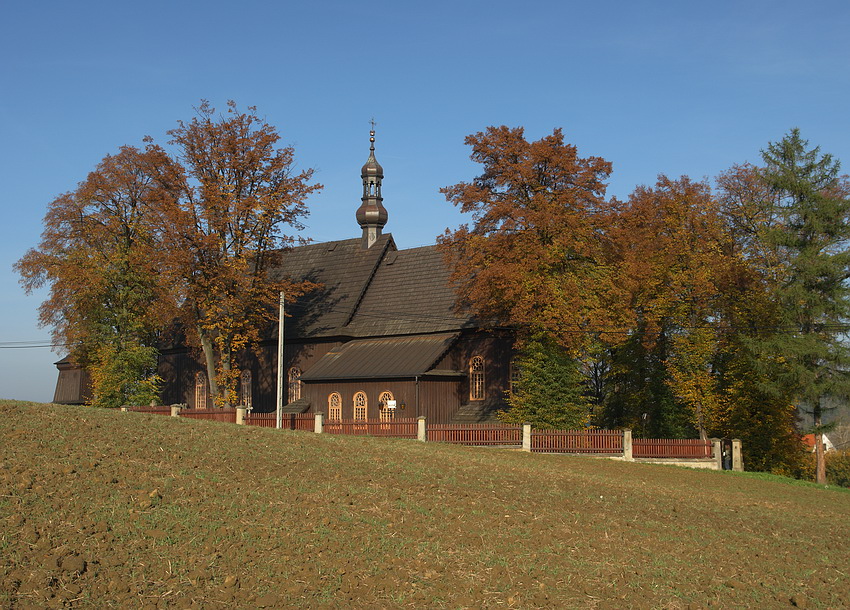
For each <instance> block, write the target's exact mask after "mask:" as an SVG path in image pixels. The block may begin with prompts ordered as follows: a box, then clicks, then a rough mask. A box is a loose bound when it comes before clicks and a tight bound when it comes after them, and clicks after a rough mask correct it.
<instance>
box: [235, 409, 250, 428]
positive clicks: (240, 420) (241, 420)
mask: <svg viewBox="0 0 850 610" xmlns="http://www.w3.org/2000/svg"><path fill="white" fill-rule="evenodd" d="M247 414H248V409H246V408H245V407H236V425H237V426H244V425H245V415H247Z"/></svg>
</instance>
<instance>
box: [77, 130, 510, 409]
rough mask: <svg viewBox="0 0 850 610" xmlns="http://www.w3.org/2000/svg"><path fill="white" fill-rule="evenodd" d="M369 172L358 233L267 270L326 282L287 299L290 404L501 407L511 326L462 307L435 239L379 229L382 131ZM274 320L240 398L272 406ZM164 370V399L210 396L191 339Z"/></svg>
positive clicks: (167, 359) (206, 400)
mask: <svg viewBox="0 0 850 610" xmlns="http://www.w3.org/2000/svg"><path fill="white" fill-rule="evenodd" d="M361 178H362V180H363V193H362V197H361V205H360V207H359V208H358V209H357V211H356V215H355V217H356V219H357V222H358V223H359V225H360V228H361V235H360V237H355V238H352V239H346V240H341V241H331V242H324V243H313V244H308V245H304V246H298V247H294V248H292V249H291V250H288V251H286V252H285V253H284V254H283V256H282V258H281V260H280V263H279V266H278V267H277V268H276V269H274V270H273V271H272V274H271V275H272V277H273V278H275V277H277V278H280V277H284V276H285V277H289V278H291V279H293V280H295V281H302V280H309V281H311V282H314V283H316V284H319V285H320V288H319V289H317V290H315V291H313V292H310V293H308V294H306V295H305V296H303V297H302V298H300V299H299V300H298V301H297V302H295V303H287V306H286V307H287V314H288V316H287V318H286V319H285V322H284V349H285V355H284V365H285V371H286V374H285V383H286V385H287V387H286V389H285V395H284V403H285V404H286V406H285V408H284V411H285V412H287V413H316V412H323V413H324V414H325V415H326V417H327V418H328V419H331V420H334V419H389V418H394V417H405V418H407V417H417V416H420V415H424V416H426V417H427V418H428V421H429V422H431V423H450V422H479V421H489V420H492V419H493V418H494V415H495V412H496V411H497V410H499V409H502V408H504V407H505V394H506V392H507V391H508V390H509V384H510V380H511V365H510V362H511V358H512V351H513V333H511V332H510V330H509V329H506V328H496V327H491V326H487V325H484V324H482V323H480V322H479V321H478V320H477V319H476V318H475V317H474V316H472V315H470V314H464V313H459V312H458V311H457V309H456V308H455V294H454V290H453V289H452V286H451V285H450V283H449V268H448V266H447V265H446V261H445V260H444V257H443V255H442V253H441V252H440V251H438V249H437V246H436V245H432V246H424V247H419V248H411V249H407V250H399V249H398V247H397V246H396V243H395V241H394V240H393V237H392V235H391V234H390V233H384V232H383V229H384V226H385V225H386V224H387V220H388V216H389V215H388V213H387V210H386V208H385V207H384V205H383V197H382V194H381V183H382V181H383V178H384V170H383V168H382V167H381V165H380V163H378V161H377V159H376V158H375V132H374V131H372V132H371V133H370V148H369V158H368V159H367V160H366V163H365V164H364V165H363V168H362V171H361ZM271 331H272V332H269V334H268V336H267V338H266V340H264V341H263V343H262V344H261V345H260V349H259V350H256V351H252V352H249V353H246V354H245V355H244V356H243V358H242V359H241V360H240V363H239V367H240V369H241V370H242V377H241V382H240V386H239V401H240V403H242V404H243V405H246V406H250V407H251V408H253V409H254V410H255V411H257V412H271V411H273V410H274V409H275V403H276V395H277V387H276V384H277V349H278V346H277V328H276V327H274V328H272V329H271ZM159 373H160V375H161V376H162V378H163V379H164V385H163V392H162V401H163V403H164V404H174V403H184V404H186V405H187V406H188V407H190V408H208V407H212V400H211V397H210V395H209V384H208V379H207V376H206V369H205V367H204V366H203V365H202V363H201V361H200V360H199V359H198V358H197V357H196V356H195V355H193V353H192V352H191V351H190V350H188V349H187V348H186V347H184V346H177V347H172V348H164V349H161V357H160V367H159ZM60 379H61V372H60Z"/></svg>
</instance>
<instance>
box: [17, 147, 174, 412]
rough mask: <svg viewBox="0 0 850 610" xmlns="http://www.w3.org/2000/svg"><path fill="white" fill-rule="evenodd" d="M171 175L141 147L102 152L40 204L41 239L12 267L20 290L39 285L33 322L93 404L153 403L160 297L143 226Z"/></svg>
mask: <svg viewBox="0 0 850 610" xmlns="http://www.w3.org/2000/svg"><path fill="white" fill-rule="evenodd" d="M175 172H176V168H175V166H174V165H173V164H172V163H171V161H170V160H169V159H168V157H167V155H166V154H165V153H164V151H163V150H162V149H161V148H159V147H157V146H154V145H151V144H149V145H148V146H147V147H146V148H145V149H144V150H139V149H137V148H134V147H129V146H125V147H123V148H121V149H120V151H119V152H118V153H117V154H115V155H108V156H107V157H105V158H104V159H103V160H102V161H101V162H100V163H99V164H98V166H97V168H96V169H95V170H94V171H92V172H91V173H90V174H89V175H88V177H87V178H86V180H84V181H83V182H81V183H80V184H79V186H78V187H77V189H76V190H74V191H72V192H69V193H65V194H63V195H61V196H59V197H57V198H56V199H55V200H54V201H53V202H52V203H51V204H50V205H49V207H48V211H47V215H46V216H45V219H44V227H45V228H44V232H43V233H42V238H41V243H40V244H39V246H38V247H37V248H33V249H31V250H29V251H28V252H27V253H26V254H25V255H24V256H23V257H22V258H21V259H20V260H19V261H18V262H17V264H16V265H15V267H16V269H17V271H18V272H19V273H20V275H21V282H22V284H23V286H24V288H25V289H26V290H27V292H31V291H33V290H34V289H36V288H40V287H42V286H48V287H49V296H48V298H47V299H46V300H45V301H44V302H43V303H42V304H41V306H40V309H39V319H40V323H41V324H42V325H43V326H51V327H52V328H53V339H54V342H55V343H56V344H58V345H62V346H64V347H65V348H66V349H67V351H68V352H69V353H70V355H71V357H72V358H73V359H74V360H75V361H76V362H78V363H79V364H81V365H84V366H85V367H86V368H87V369H88V370H89V371H90V373H91V376H92V381H93V388H92V390H93V403H94V404H95V405H97V406H105V407H116V406H119V405H121V404H126V403H128V402H129V403H134V404H140V403H146V402H148V401H150V400H155V399H156V398H157V392H158V388H157V379H156V377H155V370H156V357H157V351H156V349H155V347H154V342H155V339H156V336H157V333H158V330H159V328H161V326H162V324H163V322H164V318H163V316H164V315H167V314H166V312H167V308H164V307H162V306H161V303H162V302H163V301H164V300H167V299H165V298H164V292H165V287H164V285H163V283H162V282H161V281H160V280H161V276H160V275H159V269H158V268H157V264H156V260H157V259H156V257H155V256H154V253H155V252H156V251H157V249H156V246H155V243H156V235H155V234H156V229H155V228H154V226H153V224H152V221H153V218H154V216H155V210H157V209H158V208H159V207H161V206H162V205H163V203H164V201H165V200H167V199H168V198H169V197H170V196H171V194H170V193H169V192H168V190H167V189H165V188H163V184H164V183H166V182H168V181H169V178H168V176H169V175H170V177H171V178H170V179H173V177H174V176H175V175H176V174H175ZM155 304H156V305H155Z"/></svg>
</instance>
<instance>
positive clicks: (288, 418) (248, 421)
mask: <svg viewBox="0 0 850 610" xmlns="http://www.w3.org/2000/svg"><path fill="white" fill-rule="evenodd" d="M280 423H281V428H283V429H284V430H303V431H306V432H312V431H313V430H314V429H315V427H316V416H315V415H313V414H312V413H283V414H282V415H281V418H280ZM245 425H247V426H259V427H261V428H277V413H254V412H252V411H249V412H248V414H247V415H246V416H245Z"/></svg>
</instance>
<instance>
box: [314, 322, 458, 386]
mask: <svg viewBox="0 0 850 610" xmlns="http://www.w3.org/2000/svg"><path fill="white" fill-rule="evenodd" d="M457 336H458V334H457V333H444V334H438V335H424V336H423V335H414V336H408V337H388V338H381V339H358V340H354V341H349V342H348V343H344V344H342V345H341V346H340V347H338V348H336V349H334V350H331V351H330V352H328V353H327V354H325V355H324V356H323V357H322V358H321V359H320V360H319V361H318V362H317V363H316V364H315V365H314V366H313V367H312V368H311V369H310V370H309V371H307V372H305V373H304V374H303V375H302V376H301V379H302V381H326V380H331V379H372V378H385V379H386V378H393V377H395V378H398V377H413V376H415V375H422V374H423V373H425V372H426V371H427V370H429V369H430V368H431V367H432V366H434V364H435V363H436V362H437V361H438V360H439V359H440V357H441V356H442V355H443V354H445V353H446V350H448V349H449V347H450V346H451V344H452V343H453V342H454V340H455V339H456V338H457Z"/></svg>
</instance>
